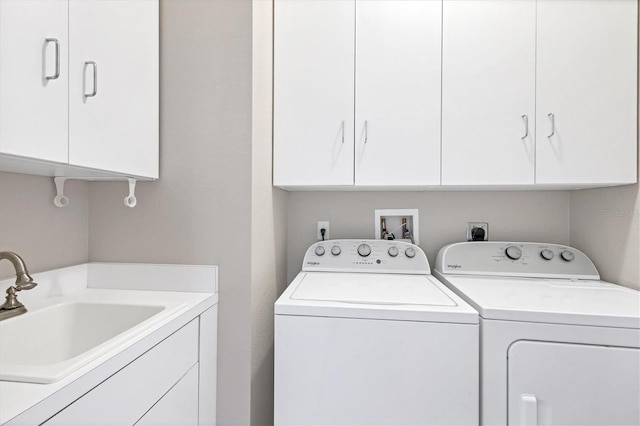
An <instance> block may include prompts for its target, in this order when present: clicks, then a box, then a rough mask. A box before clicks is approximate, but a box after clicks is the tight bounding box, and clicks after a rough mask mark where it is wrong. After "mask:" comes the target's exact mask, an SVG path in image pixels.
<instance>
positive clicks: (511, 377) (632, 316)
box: [434, 242, 640, 426]
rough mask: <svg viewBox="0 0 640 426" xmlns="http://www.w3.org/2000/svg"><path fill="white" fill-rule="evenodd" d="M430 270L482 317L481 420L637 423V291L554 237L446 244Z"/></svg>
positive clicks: (499, 422) (639, 297) (639, 345)
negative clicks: (549, 240)
mask: <svg viewBox="0 0 640 426" xmlns="http://www.w3.org/2000/svg"><path fill="white" fill-rule="evenodd" d="M434 275H435V276H436V277H438V278H439V279H440V280H441V281H443V282H444V283H446V284H447V285H448V286H449V287H450V288H451V289H452V290H453V291H455V292H456V293H457V294H458V295H460V296H461V297H462V298H463V299H465V300H466V301H467V302H469V304H471V305H472V306H473V307H474V308H475V309H476V310H478V312H479V313H480V316H481V318H480V333H481V342H480V344H481V355H480V358H481V367H480V382H481V388H480V389H481V390H480V399H481V408H480V411H481V424H483V425H507V424H508V425H580V426H586V425H639V424H640V293H639V292H638V291H635V290H632V289H629V288H625V287H622V286H619V285H615V284H612V283H608V282H605V281H601V280H600V276H599V274H598V271H597V270H596V268H595V266H594V265H593V263H592V262H591V260H590V259H589V258H588V257H587V256H586V255H585V254H584V253H582V252H580V251H579V250H577V249H575V248H571V247H568V246H563V245H557V244H540V243H510V242H469V243H458V244H452V245H448V246H446V247H444V248H442V249H441V250H440V252H439V254H438V257H437V259H436V266H435V271H434Z"/></svg>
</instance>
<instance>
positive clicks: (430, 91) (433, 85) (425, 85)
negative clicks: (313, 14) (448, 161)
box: [355, 0, 442, 186]
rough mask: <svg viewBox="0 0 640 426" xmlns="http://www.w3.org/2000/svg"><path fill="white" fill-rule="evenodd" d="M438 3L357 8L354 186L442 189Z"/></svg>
mask: <svg viewBox="0 0 640 426" xmlns="http://www.w3.org/2000/svg"><path fill="white" fill-rule="evenodd" d="M441 16H442V3H441V2H440V1H418V2H416V1H404V0H402V1H401V0H396V1H358V2H356V79H355V81H356V104H355V184H356V185H357V186H366V185H372V186H388V185H392V186H405V185H406V186H424V185H439V184H440V54H441V34H442V25H441Z"/></svg>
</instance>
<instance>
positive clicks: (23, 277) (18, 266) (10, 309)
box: [0, 251, 38, 321]
mask: <svg viewBox="0 0 640 426" xmlns="http://www.w3.org/2000/svg"><path fill="white" fill-rule="evenodd" d="M2 259H7V260H8V261H9V262H11V263H12V264H13V267H14V269H15V270H16V284H15V285H14V286H11V287H9V288H8V289H7V300H6V301H5V302H4V303H3V304H2V305H1V306H0V321H2V320H3V319H7V318H11V317H15V316H16V315H21V314H24V313H25V312H27V308H25V307H24V305H23V304H22V303H20V301H18V297H17V296H16V293H17V292H19V291H21V290H31V289H32V288H34V287H35V286H37V285H38V284H36V283H35V282H33V278H31V275H29V271H27V266H26V265H25V264H24V260H22V258H21V257H20V256H18V255H17V254H15V253H13V252H10V251H0V260H2Z"/></svg>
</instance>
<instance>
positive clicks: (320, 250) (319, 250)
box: [315, 246, 324, 256]
mask: <svg viewBox="0 0 640 426" xmlns="http://www.w3.org/2000/svg"><path fill="white" fill-rule="evenodd" d="M315 253H316V256H322V255H324V247H322V246H318V247H316V249H315Z"/></svg>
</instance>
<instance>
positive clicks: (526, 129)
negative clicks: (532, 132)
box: [520, 114, 529, 140]
mask: <svg viewBox="0 0 640 426" xmlns="http://www.w3.org/2000/svg"><path fill="white" fill-rule="evenodd" d="M522 119H523V120H524V136H523V137H521V138H520V139H522V140H525V139H526V138H527V136H529V116H528V115H527V114H523V115H522Z"/></svg>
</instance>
